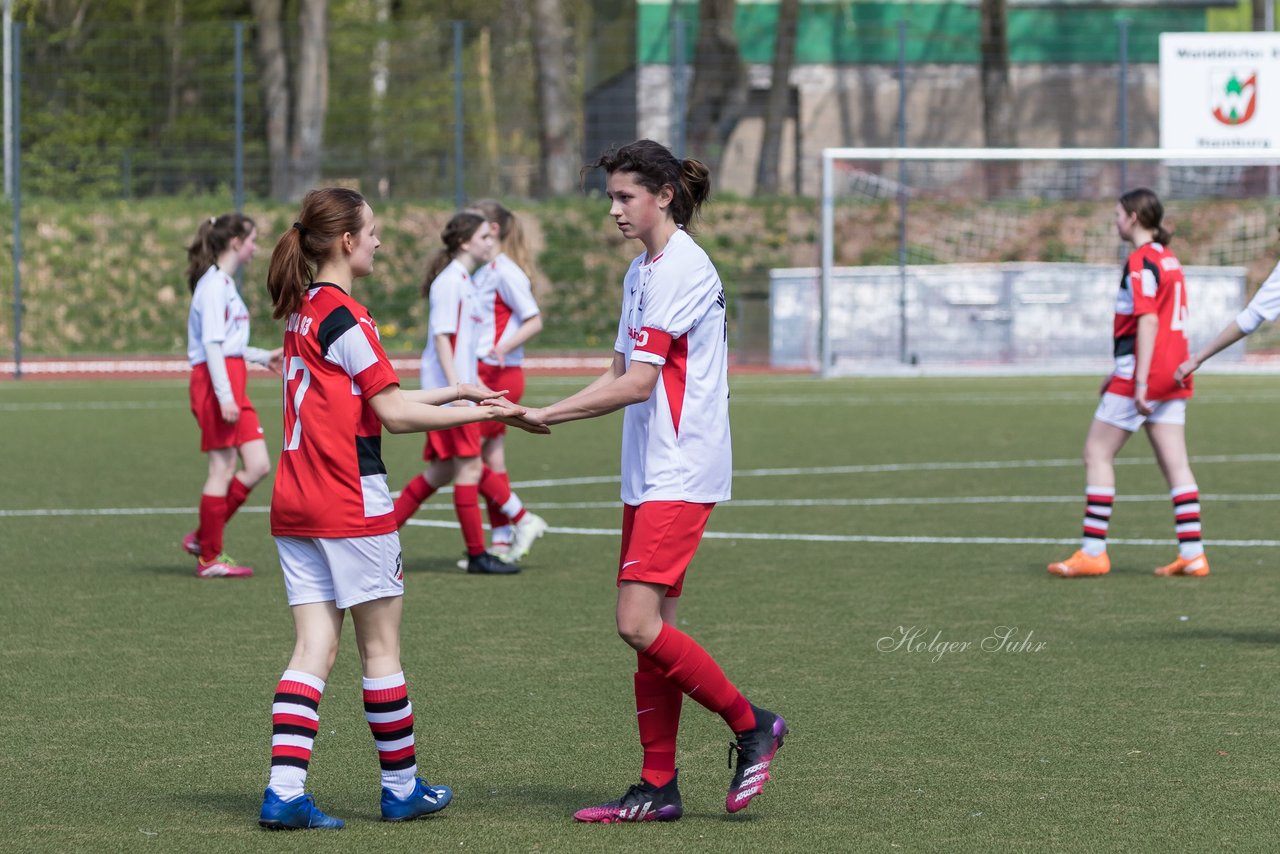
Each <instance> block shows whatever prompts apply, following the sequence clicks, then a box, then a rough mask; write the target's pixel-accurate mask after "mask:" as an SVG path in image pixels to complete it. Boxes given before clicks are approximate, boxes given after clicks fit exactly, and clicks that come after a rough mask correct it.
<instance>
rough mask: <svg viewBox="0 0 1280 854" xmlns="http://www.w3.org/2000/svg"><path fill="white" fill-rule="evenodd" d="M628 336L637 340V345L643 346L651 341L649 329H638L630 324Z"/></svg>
mask: <svg viewBox="0 0 1280 854" xmlns="http://www.w3.org/2000/svg"><path fill="white" fill-rule="evenodd" d="M627 337H628V338H631V339H632V340H633V341H635V342H636V346H637V347H643V346H645V345H646V344H648V343H649V330H647V329H636V328H634V327H632V326H628V327H627Z"/></svg>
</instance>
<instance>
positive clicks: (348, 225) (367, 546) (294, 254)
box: [258, 187, 523, 830]
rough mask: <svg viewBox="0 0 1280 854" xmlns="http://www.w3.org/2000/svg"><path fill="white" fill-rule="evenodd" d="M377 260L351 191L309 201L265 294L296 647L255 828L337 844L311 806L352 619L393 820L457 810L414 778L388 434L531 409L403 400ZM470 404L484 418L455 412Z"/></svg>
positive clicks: (281, 546)
mask: <svg viewBox="0 0 1280 854" xmlns="http://www.w3.org/2000/svg"><path fill="white" fill-rule="evenodd" d="M379 245H380V241H379V240H378V231H377V224H376V223H375V221H374V218H373V211H372V210H370V208H369V205H367V204H366V203H365V201H364V198H363V197H361V195H360V194H359V193H357V192H355V191H354V190H347V189H341V188H336V187H334V188H327V189H322V190H313V191H311V192H310V193H308V194H307V196H306V198H304V199H303V202H302V210H301V212H300V213H299V215H298V221H297V222H295V223H294V224H293V227H292V228H291V229H289V230H288V231H286V232H285V233H284V235H283V236H282V237H281V238H280V241H279V243H277V244H276V248H275V251H274V252H272V254H271V270H270V272H269V273H268V274H267V288H268V290H269V291H270V292H271V300H272V304H273V306H274V315H275V317H276V318H277V319H280V320H284V321H285V334H284V360H285V364H284V437H285V439H284V448H283V450H282V451H281V454H280V465H279V472H278V475H277V477H276V482H275V491H274V493H273V494H272V498H271V532H272V534H274V535H275V537H276V547H277V549H278V551H279V552H280V568H281V571H282V572H283V574H284V581H285V591H286V593H287V595H288V600H289V605H290V608H291V609H292V611H293V624H294V631H295V634H296V641H295V644H294V648H293V655H292V656H291V657H290V659H289V666H288V668H287V669H286V670H285V672H284V675H283V676H282V677H281V678H280V681H279V683H278V685H277V687H276V693H275V698H274V700H273V702H272V705H271V724H272V726H271V730H272V735H271V777H270V781H269V783H268V785H267V789H266V792H265V793H264V794H263V799H262V810H261V812H260V813H259V817H258V823H259V824H261V825H262V826H263V827H265V828H268V829H272V830H274V829H283V828H287V829H303V828H313V829H317V828H318V829H338V828H341V827H342V826H343V824H344V822H343V821H342V820H341V819H338V818H333V817H331V816H328V815H325V813H323V812H321V811H320V809H319V808H318V807H316V805H315V801H314V800H313V799H312V797H311V796H310V795H308V794H306V790H305V786H306V779H307V771H308V767H309V765H310V761H311V752H312V747H313V746H314V744H315V738H316V735H317V734H318V732H319V728H320V723H319V707H320V699H321V697H322V695H323V693H324V688H325V680H327V679H328V677H329V671H330V670H331V669H332V667H333V662H334V659H335V658H336V656H337V654H338V641H339V639H340V637H341V635H342V623H343V618H344V616H345V612H346V611H347V610H348V609H350V611H351V620H352V622H353V623H354V625H355V633H356V644H357V645H358V646H359V648H360V665H361V670H362V672H363V674H364V679H363V689H364V690H363V698H364V712H365V719H366V720H367V721H368V724H369V729H370V732H371V733H372V734H373V742H374V746H375V748H376V750H377V753H378V762H379V765H380V767H381V781H382V798H381V812H382V818H383V820H384V821H409V820H412V819H415V818H420V817H422V816H425V815H429V814H431V813H434V812H438V811H439V810H441V809H444V807H446V806H448V804H449V801H450V800H451V799H452V797H453V793H452V792H451V791H450V790H449V788H448V787H447V786H432V785H429V784H427V783H426V782H424V781H423V780H422V779H420V778H419V777H418V776H417V768H418V766H417V753H416V747H415V738H414V720H413V706H412V705H411V704H410V702H409V695H408V689H407V687H406V685H405V679H404V672H403V671H402V669H401V665H400V622H401V613H402V607H403V593H404V573H403V571H402V568H401V555H400V535H399V534H398V533H397V532H396V524H395V519H394V517H393V516H392V513H391V494H390V492H389V491H388V489H387V473H386V471H387V470H386V468H385V466H384V465H383V463H382V455H381V443H382V428H383V426H384V425H385V426H386V427H387V429H388V430H390V431H392V432H393V433H409V432H420V431H423V430H435V429H447V428H451V427H457V426H459V425H462V424H468V423H474V422H479V421H486V420H492V419H495V418H506V419H508V423H515V424H520V423H521V422H518V421H515V420H513V419H514V418H515V417H517V416H518V414H519V413H521V412H523V410H520V409H517V408H515V407H514V406H511V405H510V404H508V403H506V402H504V401H501V400H496V401H495V400H494V399H493V397H494V396H493V395H492V394H490V393H488V392H487V391H485V390H481V389H480V388H478V387H477V386H475V385H468V384H466V383H461V384H455V385H450V386H449V387H448V388H443V389H433V390H424V391H410V392H401V390H400V381H399V378H398V377H397V376H396V373H395V370H394V369H393V368H392V367H391V362H390V361H389V360H388V359H387V355H386V353H385V352H384V351H383V349H382V344H381V342H380V340H379V338H378V327H377V324H376V323H375V321H374V319H373V317H372V316H370V314H369V312H368V310H367V309H366V308H365V307H364V306H363V305H361V304H360V303H359V302H358V301H356V300H355V299H353V298H352V296H351V290H352V285H353V284H354V283H355V280H356V279H358V278H361V277H363V276H367V275H369V273H371V272H372V271H373V257H374V252H375V251H376V250H377V248H378V246H379ZM456 400H469V401H473V402H488V403H490V404H491V405H488V406H477V407H455V408H449V409H446V408H443V404H446V403H449V402H452V401H456Z"/></svg>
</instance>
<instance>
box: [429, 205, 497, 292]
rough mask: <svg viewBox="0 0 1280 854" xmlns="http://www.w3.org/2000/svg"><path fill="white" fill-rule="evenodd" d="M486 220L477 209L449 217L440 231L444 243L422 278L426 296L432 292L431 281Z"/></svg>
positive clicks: (442, 270) (432, 257)
mask: <svg viewBox="0 0 1280 854" xmlns="http://www.w3.org/2000/svg"><path fill="white" fill-rule="evenodd" d="M486 222H488V220H486V219H485V215H484V214H482V213H479V212H477V211H460V212H459V213H456V214H454V215H453V216H451V217H450V218H449V221H448V222H447V223H445V226H444V230H443V231H441V232H440V242H441V243H443V244H444V245H443V246H442V247H441V248H439V249H437V250H436V254H434V255H432V256H431V261H430V262H429V263H428V264H427V275H426V277H425V278H423V280H422V295H423V296H424V297H425V296H426V295H427V294H429V293H431V283H432V282H434V281H435V280H436V276H438V275H440V274H441V273H443V272H444V268H445V267H448V266H449V262H450V261H452V260H453V259H454V258H455V257H457V255H458V253H459V252H461V251H462V244H464V243H466V242H467V241H468V240H470V239H471V237H472V236H473V235H474V234H475V233H476V230H477V229H479V228H480V226H482V225H484V224H485V223H486Z"/></svg>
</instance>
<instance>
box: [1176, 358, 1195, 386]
mask: <svg viewBox="0 0 1280 854" xmlns="http://www.w3.org/2000/svg"><path fill="white" fill-rule="evenodd" d="M1199 367H1200V361H1199V360H1198V359H1197V358H1196V357H1195V356H1192V357H1191V358H1190V359H1187V360H1186V361H1185V362H1183V363H1182V364H1181V365H1178V370H1176V371H1174V372H1173V381H1174V382H1175V383H1177V384H1178V385H1182V384H1183V381H1184V380H1185V379H1186V378H1187V377H1189V376H1191V375H1192V374H1194V373H1195V372H1196V370H1197V369H1199Z"/></svg>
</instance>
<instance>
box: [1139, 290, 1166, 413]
mask: <svg viewBox="0 0 1280 854" xmlns="http://www.w3.org/2000/svg"><path fill="white" fill-rule="evenodd" d="M1159 326H1160V318H1159V316H1158V315H1154V314H1144V315H1142V316H1141V317H1139V318H1138V341H1137V358H1136V360H1135V361H1136V362H1137V364H1136V365H1135V366H1134V369H1133V386H1134V388H1133V403H1134V406H1136V407H1137V408H1138V411H1139V412H1141V413H1142V414H1143V415H1150V414H1151V413H1152V412H1154V411H1155V409H1154V408H1153V407H1152V406H1151V404H1150V403H1148V402H1147V378H1148V377H1149V376H1150V375H1151V357H1152V355H1154V354H1155V351H1156V332H1157V331H1158V329H1159Z"/></svg>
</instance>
